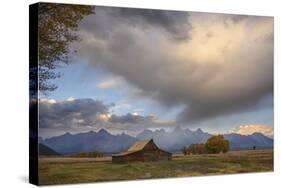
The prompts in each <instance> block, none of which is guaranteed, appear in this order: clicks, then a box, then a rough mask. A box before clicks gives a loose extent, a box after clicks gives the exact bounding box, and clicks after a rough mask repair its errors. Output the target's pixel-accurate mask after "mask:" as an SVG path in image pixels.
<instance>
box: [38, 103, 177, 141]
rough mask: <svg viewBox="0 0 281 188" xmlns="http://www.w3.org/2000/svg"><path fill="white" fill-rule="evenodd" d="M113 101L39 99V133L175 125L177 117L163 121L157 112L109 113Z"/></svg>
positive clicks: (130, 130) (129, 129)
mask: <svg viewBox="0 0 281 188" xmlns="http://www.w3.org/2000/svg"><path fill="white" fill-rule="evenodd" d="M113 106H114V105H113V104H111V105H105V104H104V103H103V102H102V101H99V100H94V99H74V98H69V99H68V100H65V101H55V100H54V99H44V98H43V99H40V101H39V116H40V117H39V127H40V131H41V133H40V135H42V136H43V137H48V136H50V135H52V136H53V135H54V134H55V135H56V134H57V135H60V134H62V133H65V132H72V133H79V132H83V131H90V130H99V129H101V128H106V129H107V130H110V131H113V132H117V133H121V132H129V133H132V134H136V133H137V132H139V131H141V130H144V129H146V128H163V127H164V128H165V127H170V126H175V125H176V123H175V122H174V121H163V120H160V119H159V118H158V117H157V116H154V115H148V116H142V115H136V114H130V113H128V114H126V115H116V114H111V113H110V111H111V110H110V108H111V107H113Z"/></svg>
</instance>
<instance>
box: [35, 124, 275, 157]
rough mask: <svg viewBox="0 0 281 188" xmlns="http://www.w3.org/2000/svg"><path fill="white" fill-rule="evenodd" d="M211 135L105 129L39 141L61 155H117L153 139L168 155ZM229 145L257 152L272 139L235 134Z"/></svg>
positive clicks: (269, 144)
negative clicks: (133, 134) (143, 141)
mask: <svg viewBox="0 0 281 188" xmlns="http://www.w3.org/2000/svg"><path fill="white" fill-rule="evenodd" d="M211 136H212V134H209V133H206V132H203V131H202V130H201V129H197V130H195V131H192V130H190V129H188V128H187V129H182V128H181V127H179V126H178V127H176V128H175V129H174V130H173V131H171V132H167V131H165V130H164V129H160V130H155V131H152V130H148V129H146V130H144V131H142V132H141V133H139V134H138V135H137V136H136V137H133V136H130V135H128V134H125V133H122V134H117V135H113V134H110V133H109V132H108V131H106V130H105V129H101V130H99V131H98V132H95V131H90V132H86V133H78V134H70V133H65V134H63V135H61V136H56V137H51V138H47V139H42V138H40V139H39V142H40V143H41V144H44V145H46V146H48V147H49V148H52V149H53V150H55V151H57V152H59V153H61V154H69V153H79V152H90V151H102V152H104V153H118V152H122V151H125V150H127V149H128V148H129V147H130V146H131V145H132V144H133V143H135V142H136V141H137V140H143V139H150V138H153V139H154V141H155V143H156V144H157V145H158V146H159V147H161V148H163V149H165V150H167V151H170V152H176V151H179V150H181V149H182V148H183V147H184V146H188V145H190V144H193V143H205V142H206V141H207V140H208V138H210V137H211ZM224 137H225V138H226V139H227V140H229V141H230V149H232V150H234V149H246V148H252V147H253V146H256V147H257V148H267V147H273V139H271V138H269V137H267V136H265V135H263V134H261V133H254V134H252V135H240V134H236V133H231V134H224Z"/></svg>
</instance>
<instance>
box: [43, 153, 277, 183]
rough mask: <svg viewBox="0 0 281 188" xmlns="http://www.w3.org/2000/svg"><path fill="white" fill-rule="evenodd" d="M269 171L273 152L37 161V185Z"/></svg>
mask: <svg viewBox="0 0 281 188" xmlns="http://www.w3.org/2000/svg"><path fill="white" fill-rule="evenodd" d="M266 171H273V151H272V150H256V151H232V152H228V153H227V154H215V155H193V156H175V157H173V160H172V161H158V162H135V163H128V164H112V163H111V161H110V158H106V159H105V160H104V161H102V160H98V161H97V160H95V159H90V158H40V159H39V183H40V185H50V184H68V183H86V182H102V181H116V180H134V179H149V178H168V177H186V176H202V175H218V174H233V173H246V172H266Z"/></svg>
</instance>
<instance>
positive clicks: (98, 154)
mask: <svg viewBox="0 0 281 188" xmlns="http://www.w3.org/2000/svg"><path fill="white" fill-rule="evenodd" d="M71 156H72V157H85V158H90V157H93V158H97V157H105V154H104V153H103V152H101V151H94V152H80V153H78V154H74V155H71Z"/></svg>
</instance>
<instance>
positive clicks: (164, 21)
mask: <svg viewBox="0 0 281 188" xmlns="http://www.w3.org/2000/svg"><path fill="white" fill-rule="evenodd" d="M95 12H96V14H95V15H92V16H88V17H87V18H86V19H84V20H83V22H82V23H81V28H83V29H86V30H88V31H93V30H95V35H98V36H99V37H110V33H112V32H114V31H117V30H118V29H119V28H120V27H123V26H125V25H127V26H128V27H132V28H138V29H141V30H143V31H145V32H147V34H149V31H150V30H154V29H155V28H158V29H160V30H162V31H165V32H167V33H168V34H169V35H170V36H171V37H172V38H173V39H187V38H188V32H189V31H190V29H191V25H190V23H189V20H188V17H189V15H188V13H187V12H180V11H168V10H150V9H132V8H111V7H96V10H95ZM125 27H126V26H125Z"/></svg>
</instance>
